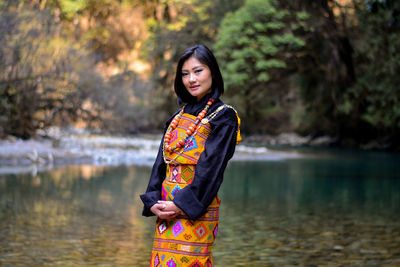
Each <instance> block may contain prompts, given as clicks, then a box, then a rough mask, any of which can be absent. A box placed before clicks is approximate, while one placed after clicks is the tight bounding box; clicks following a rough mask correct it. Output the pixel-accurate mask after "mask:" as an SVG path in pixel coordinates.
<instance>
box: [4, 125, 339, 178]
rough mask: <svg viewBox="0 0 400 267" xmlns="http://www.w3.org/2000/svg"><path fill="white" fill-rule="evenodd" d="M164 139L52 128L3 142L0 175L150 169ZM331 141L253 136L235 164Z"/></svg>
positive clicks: (240, 147)
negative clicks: (58, 169) (77, 168)
mask: <svg viewBox="0 0 400 267" xmlns="http://www.w3.org/2000/svg"><path fill="white" fill-rule="evenodd" d="M160 138H161V136H158V135H146V136H144V135H142V136H134V137H119V136H106V135H96V134H92V133H90V132H87V131H85V130H79V129H67V130H65V129H60V128H50V129H48V130H47V131H42V132H39V133H38V137H37V138H35V139H31V140H21V139H17V138H14V137H8V138H6V139H2V140H0V174H2V173H20V172H35V171H37V170H42V169H51V168H54V167H55V166H59V165H64V164H92V165H121V164H125V165H131V164H135V165H148V166H151V165H152V164H153V161H154V158H155V156H156V154H157V151H158V147H159V144H160V141H159V140H160ZM330 141H331V140H330V139H329V138H320V139H317V140H313V141H310V139H309V138H307V137H301V136H298V135H296V134H281V135H280V136H277V137H269V136H251V137H248V138H247V137H246V138H245V141H244V142H243V143H242V144H240V145H238V147H237V149H236V153H235V156H234V159H233V160H284V159H287V158H294V157H302V156H303V155H302V154H301V153H299V152H296V151H287V150H286V151H280V150H276V149H271V148H267V146H294V147H296V146H302V145H321V144H327V143H328V142H330Z"/></svg>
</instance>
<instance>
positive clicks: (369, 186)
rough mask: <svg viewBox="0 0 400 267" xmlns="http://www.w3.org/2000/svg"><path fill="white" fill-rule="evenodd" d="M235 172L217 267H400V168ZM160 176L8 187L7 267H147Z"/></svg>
mask: <svg viewBox="0 0 400 267" xmlns="http://www.w3.org/2000/svg"><path fill="white" fill-rule="evenodd" d="M302 153H304V157H302V158H295V159H287V160H281V161H239V162H231V163H230V164H229V165H228V168H227V171H226V173H225V179H224V183H223V185H222V187H221V190H220V193H219V196H220V197H221V199H222V207H221V218H220V231H219V235H218V237H217V240H216V243H215V246H214V250H213V251H214V257H215V266H219V267H222V266H400V220H399V214H400V165H399V163H400V156H399V155H397V154H388V153H373V152H352V151H326V150H325V151H322V150H320V151H302ZM150 171H151V170H150V168H149V167H140V166H128V167H127V166H120V167H99V166H97V167H96V166H91V165H79V166H64V167H59V168H58V169H54V170H51V171H46V172H39V173H33V174H18V175H1V176H0V266H148V262H149V256H150V251H151V246H152V236H153V229H154V228H153V227H154V223H155V220H154V218H144V217H142V216H141V209H142V204H141V202H140V199H139V194H140V193H142V192H144V191H145V188H146V185H147V180H148V177H149V174H150Z"/></svg>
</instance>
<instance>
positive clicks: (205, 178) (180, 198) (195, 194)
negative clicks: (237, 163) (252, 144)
mask: <svg viewBox="0 0 400 267" xmlns="http://www.w3.org/2000/svg"><path fill="white" fill-rule="evenodd" d="M210 124H211V127H212V131H211V133H210V135H209V136H208V138H207V141H206V143H205V149H204V152H203V153H202V154H201V156H200V158H199V160H198V162H197V165H196V169H195V174H194V178H193V182H192V183H191V184H190V185H188V186H186V187H185V188H184V189H182V190H181V191H179V192H178V193H177V194H176V195H175V197H174V200H173V202H174V203H175V205H177V206H178V207H179V208H180V209H182V210H183V211H184V212H185V214H186V215H187V216H188V217H189V218H190V219H192V220H196V219H198V218H199V217H201V216H202V215H203V214H204V213H205V212H206V211H207V207H208V206H209V205H210V204H211V202H212V200H213V199H214V197H215V196H216V194H217V192H218V189H219V187H220V185H221V183H222V180H223V174H224V171H225V168H226V165H227V163H228V161H229V160H230V159H231V158H232V156H233V154H234V152H235V147H236V136H237V130H238V122H237V117H236V113H235V112H234V111H233V110H232V109H231V108H225V109H224V110H223V111H221V112H220V113H219V114H218V115H217V116H216V117H215V118H214V119H213V120H211V121H210Z"/></svg>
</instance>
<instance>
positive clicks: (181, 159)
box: [165, 113, 211, 165]
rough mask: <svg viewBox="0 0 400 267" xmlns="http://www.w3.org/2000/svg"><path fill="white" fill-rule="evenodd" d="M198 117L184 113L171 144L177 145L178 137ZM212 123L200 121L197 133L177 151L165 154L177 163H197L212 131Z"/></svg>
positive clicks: (173, 133) (182, 134)
mask: <svg viewBox="0 0 400 267" xmlns="http://www.w3.org/2000/svg"><path fill="white" fill-rule="evenodd" d="M195 120H196V117H195V116H193V115H190V114H187V113H184V114H182V117H181V119H180V120H179V124H178V126H177V127H176V129H175V130H174V131H173V132H172V137H171V141H170V142H169V145H170V146H175V145H176V143H177V141H178V139H179V138H181V137H182V136H184V135H185V133H186V131H187V129H188V128H189V126H190V125H191V124H194V123H195ZM210 127H211V126H210V124H209V123H206V124H203V123H199V127H198V129H197V131H196V133H195V134H193V135H192V136H191V137H190V138H188V139H187V140H186V143H185V146H184V147H183V148H181V149H179V150H178V151H176V152H166V151H165V156H166V158H167V159H168V160H172V162H173V163H175V164H193V165H195V164H197V161H198V160H199V157H200V155H201V153H202V152H203V151H204V145H205V143H206V140H207V137H208V135H209V134H210V132H211V128H210Z"/></svg>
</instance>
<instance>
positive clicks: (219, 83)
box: [174, 45, 224, 103]
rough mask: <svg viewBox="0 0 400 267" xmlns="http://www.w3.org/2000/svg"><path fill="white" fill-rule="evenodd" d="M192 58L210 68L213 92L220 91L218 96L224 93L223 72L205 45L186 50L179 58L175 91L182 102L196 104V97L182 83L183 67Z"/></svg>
mask: <svg viewBox="0 0 400 267" xmlns="http://www.w3.org/2000/svg"><path fill="white" fill-rule="evenodd" d="M190 57H195V58H196V59H197V60H199V61H200V62H201V63H203V64H205V65H207V66H208V67H209V68H210V71H211V76H212V85H211V91H212V92H214V91H215V90H217V91H218V93H219V94H218V95H222V94H223V93H224V80H223V79H222V75H221V71H220V70H219V66H218V63H217V59H216V58H215V56H214V54H213V53H212V52H211V50H210V49H209V48H208V47H206V46H205V45H195V46H192V47H189V48H188V49H186V51H185V52H184V53H183V54H182V56H181V57H180V58H179V61H178V65H177V67H176V75H175V83H174V89H175V93H176V95H177V96H178V99H179V101H180V102H185V103H195V102H196V101H197V99H196V97H194V96H192V95H191V94H190V93H189V92H188V91H187V89H186V87H185V85H184V84H183V82H182V66H183V63H185V61H186V60H188V59H189V58H190Z"/></svg>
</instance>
